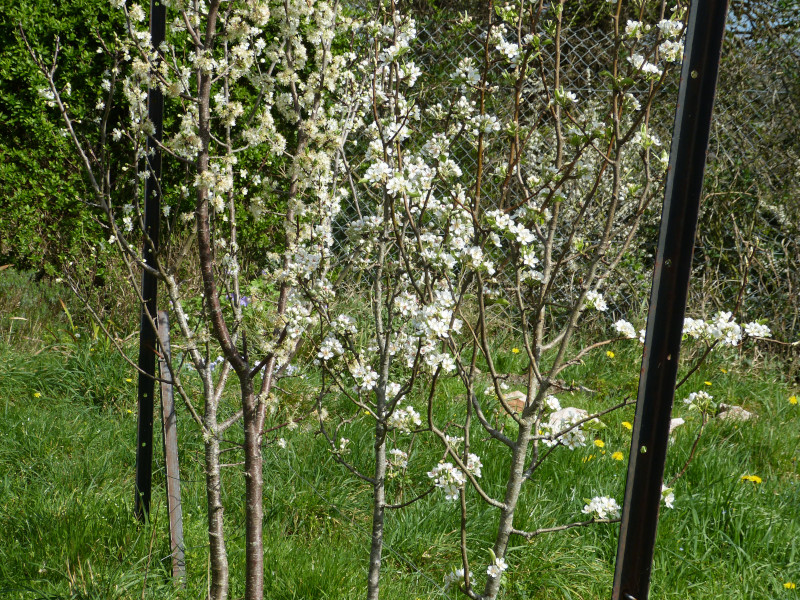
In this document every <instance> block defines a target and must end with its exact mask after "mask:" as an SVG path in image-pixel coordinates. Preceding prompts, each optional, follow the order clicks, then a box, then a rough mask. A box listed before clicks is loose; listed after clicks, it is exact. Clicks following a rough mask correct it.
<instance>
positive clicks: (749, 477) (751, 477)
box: [742, 475, 761, 483]
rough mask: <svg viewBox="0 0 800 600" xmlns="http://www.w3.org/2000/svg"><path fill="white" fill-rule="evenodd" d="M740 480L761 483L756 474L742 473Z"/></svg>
mask: <svg viewBox="0 0 800 600" xmlns="http://www.w3.org/2000/svg"><path fill="white" fill-rule="evenodd" d="M742 481H752V482H753V483H761V477H759V476H758V475H742Z"/></svg>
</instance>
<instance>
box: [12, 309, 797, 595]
mask: <svg viewBox="0 0 800 600" xmlns="http://www.w3.org/2000/svg"><path fill="white" fill-rule="evenodd" d="M6 299H7V298H6ZM51 300H52V299H51ZM51 304H53V307H51V311H50V312H49V313H48V312H47V311H45V310H44V309H42V310H41V314H38V316H37V315H35V314H34V313H35V312H36V309H34V308H33V307H34V306H35V305H33V304H32V305H31V306H30V307H29V308H28V309H27V312H24V315H26V318H28V319H29V321H25V322H22V321H15V323H16V325H17V328H16V329H14V328H13V327H12V328H11V329H9V325H11V324H12V323H11V322H10V321H9V319H10V316H11V314H10V313H9V314H7V315H6V317H4V320H3V323H2V325H3V332H4V333H3V337H2V340H1V341H0V373H2V377H0V597H1V598H4V599H5V598H9V599H14V600H16V599H20V600H23V599H24V600H32V599H34V598H42V599H44V598H48V599H50V598H52V599H55V598H75V599H78V598H81V599H89V598H92V599H114V598H159V599H161V598H173V597H174V598H202V597H203V596H204V593H205V589H206V586H207V583H208V563H207V552H206V544H207V537H206V533H205V519H206V515H205V496H204V485H203V469H202V456H203V444H202V439H201V437H200V435H199V434H198V433H197V431H196V429H194V428H193V427H192V425H191V423H190V421H189V419H188V416H187V415H186V414H185V413H184V412H182V411H181V407H179V415H178V420H179V442H180V445H181V456H180V460H181V470H182V477H183V482H182V495H183V515H184V531H185V539H186V559H187V582H186V588H185V589H182V588H180V587H177V586H175V585H173V583H172V581H171V580H170V569H171V565H170V559H169V556H168V555H169V548H168V534H167V519H166V501H165V491H164V486H163V483H164V474H163V468H162V467H161V463H162V459H161V457H162V456H163V453H162V451H161V447H160V443H158V444H157V447H156V448H155V456H156V460H157V471H156V474H155V489H154V492H153V498H154V504H153V508H152V513H151V519H150V521H149V522H148V523H146V524H140V523H138V522H137V521H136V520H135V519H134V517H133V515H132V512H133V479H134V464H133V463H134V446H135V437H136V415H135V396H136V390H135V377H134V372H133V368H132V367H131V366H130V365H128V364H127V363H126V362H125V361H124V360H123V359H122V358H121V357H120V356H119V355H118V354H117V353H116V352H115V351H114V349H113V347H111V346H110V345H109V344H108V343H107V342H105V341H104V338H103V335H102V333H100V332H97V331H96V330H92V328H91V327H83V326H81V325H79V324H73V323H71V321H70V320H69V319H66V318H65V317H64V316H63V315H64V313H63V311H62V310H61V309H60V308H59V307H58V305H57V304H55V303H51ZM15 314H16V313H15ZM22 314H23V313H18V316H20V315H22ZM46 315H49V316H50V324H49V325H48V328H44V327H39V328H37V327H35V326H34V324H32V323H31V321H34V320H36V319H40V321H41V320H43V319H44V317H45V316H46ZM497 344H498V346H497V353H498V359H499V362H498V364H501V365H502V366H503V367H502V368H504V369H506V370H507V371H508V372H514V368H515V364H516V362H515V361H519V360H521V359H520V358H519V357H518V356H516V355H515V353H513V344H514V340H511V339H508V340H505V339H501V340H498V342H497ZM126 348H127V350H128V351H129V353H130V354H131V355H135V346H134V345H132V344H129V345H128V346H126ZM612 349H613V352H612V353H611V354H608V353H607V352H606V350H607V348H605V347H604V348H603V349H602V350H598V351H597V353H596V354H593V355H590V356H589V357H588V358H587V360H586V361H585V363H584V364H582V365H577V366H575V367H574V368H573V370H572V371H571V372H570V373H569V374H568V378H574V379H576V380H580V381H582V382H583V384H584V385H585V386H586V387H587V388H590V389H591V390H594V392H593V393H591V394H590V393H584V394H580V393H578V394H575V395H574V396H572V397H570V396H569V394H564V395H563V396H562V397H561V402H562V404H563V405H564V406H567V405H575V406H578V407H583V408H589V409H602V408H603V407H605V406H611V405H613V404H614V403H616V402H618V401H619V399H620V396H621V395H625V394H631V393H634V392H635V386H636V381H637V377H638V369H639V363H640V360H641V356H640V353H641V346H639V345H637V344H635V343H623V342H620V343H618V345H616V346H612ZM754 352H755V351H754V350H753V349H752V348H751V349H749V350H745V351H744V352H743V353H741V354H740V353H739V351H738V350H736V349H733V350H731V349H727V350H721V351H715V352H713V353H711V355H710V357H709V359H708V360H707V361H706V363H705V364H704V365H703V366H702V367H701V368H700V369H699V370H698V371H697V372H696V373H694V374H693V375H692V376H691V378H690V379H689V380H688V381H687V383H686V384H685V386H684V387H683V388H681V389H680V390H679V391H678V394H677V398H676V404H675V410H674V414H675V416H681V417H683V418H684V419H685V420H686V423H685V424H684V425H683V426H681V427H680V428H678V429H677V430H676V432H675V434H674V437H673V441H672V443H671V445H670V449H669V453H668V459H667V469H666V470H667V477H666V479H667V480H669V479H670V478H671V477H672V476H673V475H674V474H676V473H678V472H679V471H681V468H682V467H683V466H684V463H685V462H686V460H687V457H688V456H689V454H690V451H691V448H692V445H693V443H694V441H695V437H696V433H697V430H698V428H699V426H700V415H699V414H698V413H696V412H692V411H690V410H689V409H688V408H687V407H686V406H684V404H683V402H682V399H683V398H685V397H686V396H687V395H688V393H689V392H691V391H697V390H700V389H705V390H707V391H709V393H712V394H713V395H714V397H715V399H716V400H718V401H720V402H725V403H728V404H736V405H740V406H743V407H744V408H746V409H747V410H748V411H751V412H753V413H754V414H755V415H757V417H756V418H754V419H752V420H750V421H747V422H736V421H725V420H722V419H718V418H714V419H712V420H711V421H710V423H709V425H708V426H707V427H706V428H705V431H704V432H703V435H702V437H701V438H700V441H699V443H698V444H697V450H696V453H695V456H694V459H693V460H692V461H691V463H690V464H689V466H688V468H687V469H686V472H685V474H684V475H683V476H682V477H681V478H679V479H678V480H677V481H676V482H675V484H674V493H675V501H674V508H667V507H662V513H661V520H660V524H659V536H658V541H657V546H656V554H655V562H654V567H653V583H652V591H651V598H654V599H662V598H676V599H678V598H680V599H685V598H692V599H706V598H708V599H711V598H725V599H726V600H736V599H761V598H764V599H782V598H787V599H791V598H798V590H797V589H796V588H795V587H793V586H792V585H789V584H797V585H800V551H799V550H800V548H799V547H800V517H799V516H798V515H799V514H800V466H798V461H799V460H800V405H798V404H797V401H796V400H793V397H796V395H797V392H798V390H797V387H796V384H793V382H791V381H788V380H787V377H786V375H785V373H784V371H783V369H782V365H781V364H780V363H779V362H777V359H773V358H770V356H769V354H766V355H764V354H759V355H757V356H756V354H755V353H754ZM612 354H613V356H612ZM306 376H307V378H308V380H311V379H313V377H314V372H313V367H311V366H309V367H308V369H307V370H306ZM302 381H303V380H299V381H298V383H297V384H296V385H295V388H294V389H293V390H292V392H293V393H294V394H297V395H299V396H302V391H303V383H302ZM709 384H710V385H709ZM460 393H461V392H460V389H459V385H458V383H457V381H456V380H455V379H453V380H452V381H448V382H446V383H445V385H444V386H443V387H442V393H441V397H440V398H439V399H438V401H437V417H438V418H439V419H441V420H442V421H445V420H447V417H448V414H451V413H452V414H453V415H456V414H458V412H459V411H460V410H462V404H463V402H462V399H461V398H460ZM603 421H604V425H605V427H604V428H602V429H598V430H597V431H595V432H593V435H594V440H593V443H590V444H588V445H587V446H586V447H584V448H578V449H575V450H573V451H570V450H568V449H567V448H563V447H560V448H557V449H556V451H554V452H553V455H552V460H550V461H548V462H545V463H544V464H543V466H542V467H541V468H540V469H538V470H537V471H536V472H535V474H534V476H533V478H532V480H531V482H530V483H529V484H528V488H527V490H526V491H525V493H524V494H523V496H522V498H521V501H520V505H519V507H518V511H517V515H518V518H517V521H516V525H517V527H519V528H521V529H524V528H538V527H550V526H553V525H559V524H562V523H568V522H572V521H576V520H581V518H582V517H583V515H582V514H581V509H582V508H583V506H584V504H585V502H586V499H588V498H591V497H593V496H596V495H608V496H612V497H614V498H617V499H618V500H620V501H621V499H622V494H623V490H624V485H625V469H626V461H627V455H628V451H629V444H630V431H629V428H628V427H627V426H626V423H630V422H631V421H633V407H632V406H631V407H627V408H625V409H623V410H621V411H617V412H615V413H611V414H609V415H608V416H606V417H604V419H603ZM309 422H310V421H301V422H300V423H299V424H298V426H297V427H296V428H292V429H289V428H285V429H281V430H279V431H278V432H277V434H276V435H274V436H271V437H270V438H269V440H268V443H267V444H266V446H265V450H264V453H265V481H266V486H265V523H266V525H265V540H266V560H265V565H266V570H267V573H266V584H265V585H266V589H265V597H266V598H270V599H290V598H297V599H300V598H303V599H310V598H335V599H349V598H353V599H355V598H361V597H363V595H364V589H365V578H366V566H367V558H368V552H369V536H370V514H371V513H370V511H371V505H370V496H369V490H368V488H367V487H366V486H365V485H364V484H362V483H360V482H359V481H357V480H356V479H355V478H354V477H353V476H352V475H351V474H350V473H349V472H348V471H346V470H345V469H343V468H342V467H341V466H339V465H337V464H336V463H335V461H334V460H333V457H332V455H331V453H330V451H329V450H328V448H327V447H326V444H325V441H324V439H321V436H319V435H315V432H314V430H313V427H312V426H311V425H309V424H308V423H309ZM507 427H508V428H509V429H508V430H509V431H510V430H511V428H513V424H512V423H510V422H509V424H508V425H507ZM371 431H372V430H371V424H370V421H369V419H368V418H366V417H363V416H361V417H356V418H355V419H354V420H353V422H352V423H350V424H349V425H347V428H346V429H345V430H344V432H345V434H346V435H347V436H348V438H349V439H350V440H351V451H350V452H351V454H350V456H349V457H350V459H351V460H352V462H353V463H354V464H355V465H357V466H359V467H361V468H364V469H369V467H370V462H371V453H370V447H371V446H370V445H371V435H372V433H371ZM476 432H477V430H476ZM157 437H158V436H157ZM278 437H282V438H284V439H285V441H286V444H285V447H282V446H283V444H278V443H276V440H277V438H278ZM157 442H159V440H157ZM473 447H474V448H475V451H476V452H477V453H479V454H480V455H481V456H482V457H483V463H484V469H483V478H482V484H483V485H484V486H485V489H486V490H487V491H488V492H489V493H491V494H493V495H494V496H495V497H498V496H499V495H501V493H502V489H503V488H502V486H503V485H504V480H503V470H504V468H505V466H506V465H505V461H507V458H505V457H504V456H500V455H498V456H493V455H492V452H493V449H492V448H493V447H492V445H491V444H489V443H488V441H487V440H484V439H482V438H481V434H477V433H476V436H475V438H474V440H473ZM231 454H232V455H235V454H236V453H235V452H233V453H231ZM440 456H441V453H440V451H439V450H436V449H434V448H429V447H427V446H425V445H424V444H423V443H420V444H418V445H417V446H415V450H414V452H412V453H411V456H410V460H409V467H408V469H407V471H406V472H405V473H403V474H402V475H400V476H398V477H396V478H395V479H393V480H392V481H391V485H390V489H389V493H390V496H391V498H394V499H395V500H398V499H399V500H403V499H409V498H412V497H414V496H415V495H416V494H417V493H420V492H421V491H424V490H425V489H426V487H427V486H428V477H427V475H426V473H427V471H428V470H430V468H431V467H432V466H433V465H435V464H436V461H438V459H439V458H440ZM226 460H227V459H226ZM236 461H237V459H234V458H231V460H230V462H236ZM743 477H746V478H745V479H743ZM225 478H226V479H225V493H226V502H227V504H226V506H227V511H226V528H227V531H226V533H227V543H228V549H229V554H230V562H231V574H232V586H233V587H232V590H231V595H230V597H231V598H240V597H241V596H242V594H243V581H242V580H243V576H242V574H243V570H244V550H243V539H244V529H243V522H244V517H243V515H244V505H243V492H242V490H243V487H244V486H243V481H242V476H241V471H240V469H239V468H238V467H231V468H230V469H227V470H226V474H225ZM467 501H468V503H469V505H470V510H471V512H470V515H471V517H470V518H471V519H472V522H471V523H470V527H471V529H470V539H469V542H470V549H471V559H472V560H474V561H482V562H485V560H486V556H485V554H486V552H487V551H486V549H487V548H488V547H489V546H490V543H491V542H490V540H491V539H492V535H493V527H494V525H495V524H496V519H497V514H496V511H494V510H490V509H489V508H487V507H485V505H481V503H480V501H479V499H478V498H477V496H476V495H475V494H474V493H473V494H468V497H467ZM459 519H460V516H459V512H458V511H457V510H456V504H455V503H450V502H447V501H445V500H444V496H443V495H442V494H441V492H440V491H439V492H438V493H434V494H430V495H428V496H426V497H425V498H423V499H422V500H420V501H419V502H417V503H415V504H413V505H411V506H409V507H407V508H403V509H400V510H396V511H393V512H391V514H390V515H389V517H388V519H387V524H386V536H387V537H386V550H385V552H384V556H385V559H386V560H385V561H384V567H383V579H382V597H384V598H391V599H398V600H401V599H402V600H404V599H408V600H414V599H416V598H430V597H441V598H456V597H458V592H457V591H455V590H454V589H451V590H449V591H448V590H445V588H444V583H443V582H444V578H445V576H446V575H447V574H448V573H449V572H451V571H452V570H453V569H455V568H457V567H458V566H459V562H460V551H459V544H458V540H459ZM617 535H618V525H616V524H596V525H593V526H590V527H581V528H575V529H571V530H569V531H566V532H559V533H553V534H547V535H541V536H538V537H535V538H533V540H532V541H531V542H527V541H525V540H523V539H522V538H518V537H517V538H514V539H512V545H511V549H510V551H509V553H508V556H507V561H508V563H509V565H510V568H509V570H508V571H507V573H506V580H505V583H504V586H503V591H502V592H501V597H502V598H506V599H509V600H510V599H515V600H517V599H518V600H522V599H537V600H538V599H542V600H544V599H548V600H549V599H594V598H608V597H610V587H611V580H612V577H613V568H614V558H615V553H616V543H617ZM481 575H482V574H480V573H478V574H477V576H478V577H481Z"/></svg>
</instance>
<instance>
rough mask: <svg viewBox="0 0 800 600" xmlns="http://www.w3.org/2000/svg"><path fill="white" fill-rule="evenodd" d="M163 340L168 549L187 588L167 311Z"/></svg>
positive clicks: (160, 315)
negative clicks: (168, 363)
mask: <svg viewBox="0 0 800 600" xmlns="http://www.w3.org/2000/svg"><path fill="white" fill-rule="evenodd" d="M158 331H159V333H160V337H161V360H159V367H160V369H159V371H160V373H161V413H162V420H161V423H162V425H163V429H162V431H163V433H164V464H165V469H166V477H167V508H168V509H169V548H170V550H171V551H172V576H173V577H174V578H175V579H176V580H177V581H179V582H181V583H182V584H184V585H185V583H186V559H185V554H184V545H183V509H182V507H181V472H180V468H179V463H178V419H177V417H176V415H175V396H174V394H173V389H172V381H171V379H170V374H169V369H168V368H167V361H168V360H170V358H171V355H172V354H171V353H172V351H171V349H170V344H169V320H168V317H167V313H166V311H163V310H162V311H159V313H158Z"/></svg>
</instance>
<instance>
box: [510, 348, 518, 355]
mask: <svg viewBox="0 0 800 600" xmlns="http://www.w3.org/2000/svg"><path fill="white" fill-rule="evenodd" d="M511 352H513V353H514V354H519V348H512V349H511Z"/></svg>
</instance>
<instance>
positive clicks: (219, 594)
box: [205, 415, 228, 600]
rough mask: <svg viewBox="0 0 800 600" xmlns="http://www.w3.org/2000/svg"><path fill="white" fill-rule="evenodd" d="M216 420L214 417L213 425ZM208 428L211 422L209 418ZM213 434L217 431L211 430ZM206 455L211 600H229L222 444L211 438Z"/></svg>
mask: <svg viewBox="0 0 800 600" xmlns="http://www.w3.org/2000/svg"><path fill="white" fill-rule="evenodd" d="M215 419H216V418H215V417H213V416H212V419H211V420H212V421H213V420H215ZM206 422H207V424H208V425H210V424H211V423H209V419H208V415H207V416H206ZM209 429H210V430H211V431H213V429H212V428H211V427H209ZM205 453H206V499H207V501H208V544H209V549H208V551H209V559H210V564H211V582H210V590H211V596H210V600H226V598H227V597H228V554H227V551H226V549H225V532H224V530H223V527H222V525H223V513H224V508H223V506H222V481H221V477H220V463H219V440H218V439H217V438H216V437H211V438H209V439H208V440H207V441H206V443H205Z"/></svg>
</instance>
